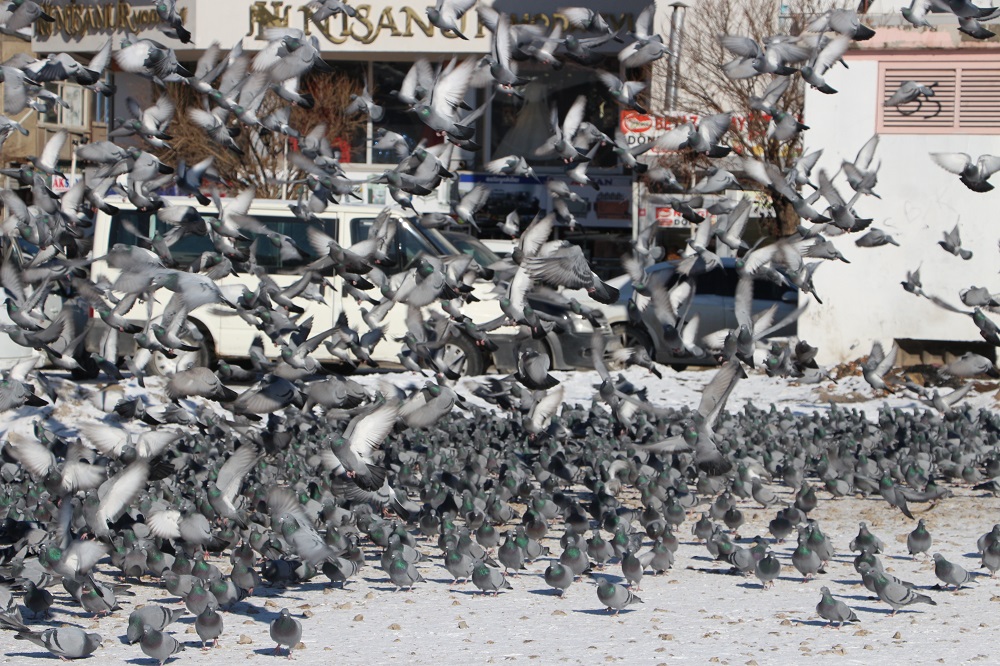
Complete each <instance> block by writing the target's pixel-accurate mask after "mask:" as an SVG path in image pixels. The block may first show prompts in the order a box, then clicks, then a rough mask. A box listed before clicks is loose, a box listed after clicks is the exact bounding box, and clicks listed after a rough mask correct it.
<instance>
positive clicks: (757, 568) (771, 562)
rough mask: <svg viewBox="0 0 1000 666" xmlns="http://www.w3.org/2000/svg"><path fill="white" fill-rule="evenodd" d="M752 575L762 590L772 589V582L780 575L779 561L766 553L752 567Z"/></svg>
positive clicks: (770, 553)
mask: <svg viewBox="0 0 1000 666" xmlns="http://www.w3.org/2000/svg"><path fill="white" fill-rule="evenodd" d="M754 575H755V576H757V579H758V580H759V581H760V585H761V589H762V590H766V589H768V588H771V587H774V581H775V580H777V579H778V576H779V575H781V561H780V560H778V558H777V557H775V556H774V553H772V552H770V551H768V552H767V553H766V554H765V555H764V557H762V558H761V559H760V560H758V561H757V563H756V564H755V565H754Z"/></svg>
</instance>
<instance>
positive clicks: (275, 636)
mask: <svg viewBox="0 0 1000 666" xmlns="http://www.w3.org/2000/svg"><path fill="white" fill-rule="evenodd" d="M270 633H271V640H272V641H274V642H275V643H276V645H275V646H274V654H278V650H280V649H281V646H282V645H284V646H286V647H287V648H288V658H289V659H291V657H292V648H294V647H295V646H296V645H298V644H299V641H300V640H302V623H301V622H299V621H298V620H296V619H295V618H294V617H292V616H291V614H290V613H289V612H288V609H287V608H282V609H281V614H280V615H279V616H278V617H276V618H274V619H273V620H271V628H270Z"/></svg>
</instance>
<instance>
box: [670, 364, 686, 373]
mask: <svg viewBox="0 0 1000 666" xmlns="http://www.w3.org/2000/svg"><path fill="white" fill-rule="evenodd" d="M670 367H671V368H673V369H674V372H684V371H685V370H687V369H688V367H687V366H686V365H684V364H683V363H673V364H671V366H670Z"/></svg>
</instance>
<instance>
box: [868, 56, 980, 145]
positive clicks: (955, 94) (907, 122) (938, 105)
mask: <svg viewBox="0 0 1000 666" xmlns="http://www.w3.org/2000/svg"><path fill="white" fill-rule="evenodd" d="M976 58H977V60H976V61H975V62H972V61H970V60H963V59H948V58H940V57H938V58H935V59H934V60H930V59H927V60H923V59H914V60H907V61H903V60H887V61H881V62H880V63H879V84H880V88H879V92H880V96H879V108H878V114H877V115H878V118H877V121H878V125H877V126H878V131H879V132H882V133H886V134H917V133H920V134H997V133H1000V59H997V58H995V57H993V56H976ZM906 81H916V82H917V83H920V84H923V85H927V86H931V87H932V88H933V90H934V96H933V97H929V98H925V97H920V98H919V99H918V100H917V101H913V102H910V103H907V104H903V105H901V106H896V107H885V106H883V103H884V102H885V100H887V99H889V97H891V96H892V95H893V93H895V92H896V91H897V90H898V89H899V87H900V85H902V84H903V83H905V82H906Z"/></svg>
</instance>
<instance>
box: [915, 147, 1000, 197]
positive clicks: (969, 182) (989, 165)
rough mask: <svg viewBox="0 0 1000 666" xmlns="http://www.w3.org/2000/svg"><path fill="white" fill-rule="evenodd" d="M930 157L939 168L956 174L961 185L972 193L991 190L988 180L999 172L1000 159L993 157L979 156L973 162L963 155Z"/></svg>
mask: <svg viewBox="0 0 1000 666" xmlns="http://www.w3.org/2000/svg"><path fill="white" fill-rule="evenodd" d="M930 156H931V159H932V160H934V163H935V164H937V165H938V166H939V167H941V168H942V169H944V170H945V171H949V172H951V173H954V174H957V175H958V177H959V180H961V181H962V184H963V185H965V186H966V187H968V188H969V189H970V190H972V191H973V192H989V191H990V190H992V189H993V185H991V184H990V183H989V182H988V181H989V178H990V176H992V175H993V174H994V173H996V172H997V171H1000V157H994V156H993V155H981V156H980V157H979V159H977V160H976V161H975V162H973V161H972V158H971V157H969V156H968V155H966V154H965V153H931V154H930Z"/></svg>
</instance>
